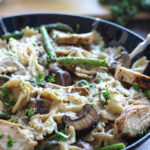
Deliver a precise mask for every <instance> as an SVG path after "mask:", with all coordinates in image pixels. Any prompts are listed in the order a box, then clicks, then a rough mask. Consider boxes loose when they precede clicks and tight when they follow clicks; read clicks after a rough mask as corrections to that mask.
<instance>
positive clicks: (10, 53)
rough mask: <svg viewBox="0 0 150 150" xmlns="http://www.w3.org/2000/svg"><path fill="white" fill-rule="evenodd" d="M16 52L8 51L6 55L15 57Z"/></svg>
mask: <svg viewBox="0 0 150 150" xmlns="http://www.w3.org/2000/svg"><path fill="white" fill-rule="evenodd" d="M15 53H16V52H14V51H12V50H7V51H6V55H8V56H13V55H14V54H15Z"/></svg>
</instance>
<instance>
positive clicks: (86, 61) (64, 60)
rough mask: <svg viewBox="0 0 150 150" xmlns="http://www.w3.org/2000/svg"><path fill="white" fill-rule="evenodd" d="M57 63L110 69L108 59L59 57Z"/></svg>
mask: <svg viewBox="0 0 150 150" xmlns="http://www.w3.org/2000/svg"><path fill="white" fill-rule="evenodd" d="M56 62H58V63H60V64H76V65H88V66H97V67H98V66H102V67H108V63H107V61H106V59H104V60H99V59H93V58H81V57H59V58H56Z"/></svg>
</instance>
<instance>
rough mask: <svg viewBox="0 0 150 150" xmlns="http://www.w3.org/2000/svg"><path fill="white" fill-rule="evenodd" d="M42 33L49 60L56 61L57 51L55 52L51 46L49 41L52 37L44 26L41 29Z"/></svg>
mask: <svg viewBox="0 0 150 150" xmlns="http://www.w3.org/2000/svg"><path fill="white" fill-rule="evenodd" d="M40 31H41V33H42V36H43V40H44V46H45V48H46V49H45V51H46V53H47V54H48V58H50V60H51V61H55V59H56V55H55V50H54V48H53V46H52V44H51V41H50V39H49V38H50V37H49V35H48V32H47V30H46V28H45V27H44V26H42V27H41V28H40Z"/></svg>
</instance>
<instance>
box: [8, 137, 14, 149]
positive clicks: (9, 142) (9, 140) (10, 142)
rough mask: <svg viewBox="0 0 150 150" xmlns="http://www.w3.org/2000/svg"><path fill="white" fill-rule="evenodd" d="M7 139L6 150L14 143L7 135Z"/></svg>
mask: <svg viewBox="0 0 150 150" xmlns="http://www.w3.org/2000/svg"><path fill="white" fill-rule="evenodd" d="M7 138H8V141H7V149H10V148H11V147H13V144H14V141H13V139H12V138H11V136H10V135H8V136H7Z"/></svg>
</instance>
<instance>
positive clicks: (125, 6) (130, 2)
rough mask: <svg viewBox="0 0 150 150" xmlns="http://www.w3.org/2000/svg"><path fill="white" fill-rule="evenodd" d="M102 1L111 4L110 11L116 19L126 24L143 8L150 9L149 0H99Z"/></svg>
mask: <svg viewBox="0 0 150 150" xmlns="http://www.w3.org/2000/svg"><path fill="white" fill-rule="evenodd" d="M98 1H99V2H100V3H104V4H110V7H109V9H110V11H111V12H112V16H113V18H114V19H115V21H116V22H117V23H119V24H121V25H126V24H127V23H128V21H130V20H132V18H133V17H134V16H135V15H136V14H137V13H138V12H139V11H141V10H147V11H148V10H150V2H149V0H98Z"/></svg>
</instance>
